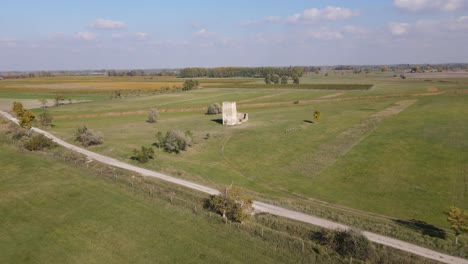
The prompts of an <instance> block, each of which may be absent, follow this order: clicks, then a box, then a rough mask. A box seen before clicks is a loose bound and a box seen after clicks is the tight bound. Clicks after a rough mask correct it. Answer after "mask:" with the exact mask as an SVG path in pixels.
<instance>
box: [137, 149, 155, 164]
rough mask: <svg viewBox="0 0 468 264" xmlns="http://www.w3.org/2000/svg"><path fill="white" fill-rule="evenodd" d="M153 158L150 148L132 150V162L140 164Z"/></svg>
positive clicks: (152, 151) (152, 150)
mask: <svg viewBox="0 0 468 264" xmlns="http://www.w3.org/2000/svg"><path fill="white" fill-rule="evenodd" d="M153 158H154V149H153V148H152V147H145V146H142V147H141V149H139V150H138V149H134V150H133V156H132V160H137V161H138V162H140V163H146V162H148V160H150V159H153Z"/></svg>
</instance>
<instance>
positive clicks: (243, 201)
mask: <svg viewBox="0 0 468 264" xmlns="http://www.w3.org/2000/svg"><path fill="white" fill-rule="evenodd" d="M252 203H253V201H252V199H251V198H250V197H248V196H247V195H246V194H245V193H244V191H242V189H240V188H238V187H233V186H226V187H224V188H223V189H222V190H221V192H220V194H218V195H212V196H210V198H208V200H207V203H206V204H207V207H208V208H209V209H211V210H213V211H215V212H217V213H219V214H220V215H221V217H222V218H223V219H224V220H228V219H229V220H232V221H237V222H240V223H242V222H243V221H245V220H246V219H247V218H248V217H249V216H250V215H251V214H252V211H253V208H252Z"/></svg>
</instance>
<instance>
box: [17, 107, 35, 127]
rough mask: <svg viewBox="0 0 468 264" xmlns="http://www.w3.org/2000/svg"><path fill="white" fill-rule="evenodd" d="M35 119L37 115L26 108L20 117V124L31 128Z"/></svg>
mask: <svg viewBox="0 0 468 264" xmlns="http://www.w3.org/2000/svg"><path fill="white" fill-rule="evenodd" d="M34 120H36V116H35V115H34V114H33V112H31V111H29V110H24V112H23V114H22V115H21V117H20V118H19V125H20V126H21V127H22V128H27V129H29V128H31V127H32V125H33V122H34Z"/></svg>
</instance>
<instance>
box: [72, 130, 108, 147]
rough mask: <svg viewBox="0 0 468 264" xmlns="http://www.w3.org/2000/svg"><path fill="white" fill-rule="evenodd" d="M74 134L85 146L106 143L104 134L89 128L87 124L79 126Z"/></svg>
mask: <svg viewBox="0 0 468 264" xmlns="http://www.w3.org/2000/svg"><path fill="white" fill-rule="evenodd" d="M74 134H75V140H76V141H78V142H80V143H81V144H82V145H83V146H85V147H88V146H92V145H99V144H102V143H104V140H103V139H102V136H100V135H98V134H96V133H95V132H93V131H91V130H89V129H88V128H87V127H86V126H80V127H78V128H77V129H76V130H75V133H74Z"/></svg>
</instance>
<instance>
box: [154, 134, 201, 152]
mask: <svg viewBox="0 0 468 264" xmlns="http://www.w3.org/2000/svg"><path fill="white" fill-rule="evenodd" d="M156 138H157V139H158V143H156V144H155V145H156V146H157V147H158V148H163V149H164V150H165V151H167V152H175V153H180V151H185V150H187V149H188V147H190V146H191V145H192V132H191V131H190V130H188V131H186V132H185V133H182V132H180V131H174V130H170V131H167V132H166V135H165V136H163V135H162V133H161V132H158V134H156Z"/></svg>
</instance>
